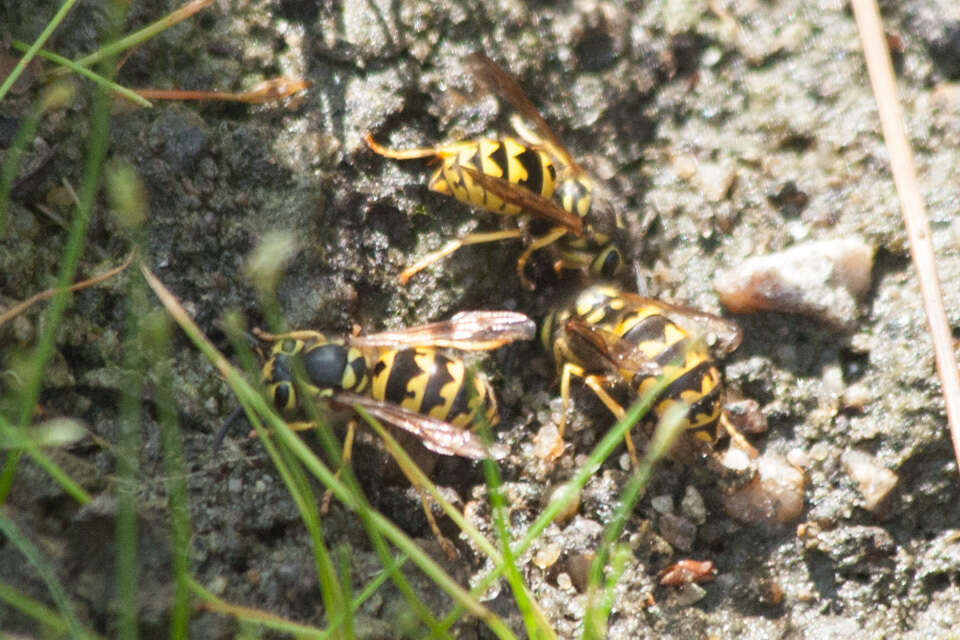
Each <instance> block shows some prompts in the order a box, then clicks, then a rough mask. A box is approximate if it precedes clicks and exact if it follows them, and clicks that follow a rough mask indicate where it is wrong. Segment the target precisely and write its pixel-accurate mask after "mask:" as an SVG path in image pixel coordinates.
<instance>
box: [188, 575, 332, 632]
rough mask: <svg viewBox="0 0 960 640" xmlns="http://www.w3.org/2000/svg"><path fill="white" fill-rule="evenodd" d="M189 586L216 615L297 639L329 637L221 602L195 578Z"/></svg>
mask: <svg viewBox="0 0 960 640" xmlns="http://www.w3.org/2000/svg"><path fill="white" fill-rule="evenodd" d="M189 586H190V591H191V592H193V594H194V595H195V596H197V598H199V599H200V601H201V602H203V603H204V605H203V608H205V609H207V610H208V611H215V612H216V613H222V614H224V615H229V616H233V617H234V618H237V619H238V620H245V621H248V622H253V623H256V624H259V625H263V626H264V627H266V628H268V629H275V630H277V631H283V632H285V633H289V634H291V635H294V636H296V637H297V638H315V639H316V640H323V638H327V637H329V636H328V635H327V634H326V633H324V632H323V631H321V630H319V629H316V628H314V627H311V626H308V625H305V624H300V623H297V622H292V621H290V620H287V619H285V618H281V617H280V616H278V615H275V614H272V613H268V612H266V611H261V610H260V609H254V608H252V607H242V606H239V605H235V604H230V603H229V602H226V601H225V600H221V599H220V598H218V597H217V596H215V595H213V594H212V593H210V592H209V591H207V590H206V589H204V588H203V586H201V585H200V584H199V583H198V582H197V581H196V580H194V579H193V578H190V580H189Z"/></svg>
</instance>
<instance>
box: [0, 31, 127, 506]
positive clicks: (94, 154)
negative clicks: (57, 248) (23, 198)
mask: <svg viewBox="0 0 960 640" xmlns="http://www.w3.org/2000/svg"><path fill="white" fill-rule="evenodd" d="M58 15H59V14H58ZM109 126H110V97H109V96H108V95H107V93H106V91H103V90H102V89H98V90H96V91H95V92H94V106H93V115H92V121H91V126H90V136H89V140H90V147H89V149H88V151H87V159H86V163H85V166H84V172H83V181H82V183H81V185H80V195H79V201H78V203H77V207H76V212H75V214H74V217H73V222H72V223H71V225H70V232H69V235H68V239H67V244H66V247H65V248H64V252H63V260H62V261H61V263H60V273H59V274H58V276H57V293H56V294H55V295H54V296H53V299H52V300H51V302H50V306H49V307H48V308H47V314H46V318H45V321H44V323H43V324H42V326H43V327H44V331H43V332H42V333H41V334H40V337H39V338H38V340H37V345H36V347H35V348H34V353H33V356H32V358H31V365H32V369H31V370H30V371H28V373H27V376H26V380H25V384H24V392H23V395H22V397H21V404H20V416H19V419H18V422H17V426H18V427H19V428H21V429H22V428H25V427H26V426H27V425H28V424H30V420H31V418H32V417H33V409H34V406H35V405H36V402H37V398H38V397H39V396H40V387H41V385H42V382H43V372H44V370H45V369H46V366H47V361H48V360H49V359H50V356H51V354H52V353H53V345H54V341H55V339H56V336H57V333H58V331H59V329H60V324H61V322H62V320H63V315H64V313H65V312H66V309H67V306H68V304H69V299H70V298H69V293H68V292H67V290H66V287H67V286H69V285H70V283H71V282H73V280H74V276H75V275H76V271H77V265H78V264H79V261H80V255H81V253H82V251H83V245H84V240H85V238H86V235H87V227H88V226H89V224H90V216H91V214H92V212H93V206H94V204H95V202H96V196H97V191H98V190H99V185H100V175H101V172H102V170H103V161H104V158H105V157H106V153H107V142H108V135H107V134H108V131H109ZM20 455H21V453H20V452H19V451H13V452H11V453H10V455H9V456H7V459H6V462H5V464H4V467H3V472H2V473H0V504H2V503H3V502H5V501H6V499H7V495H8V494H9V493H10V487H11V486H12V484H13V480H14V477H15V476H16V471H17V465H18V464H19V460H20Z"/></svg>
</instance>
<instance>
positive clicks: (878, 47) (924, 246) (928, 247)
mask: <svg viewBox="0 0 960 640" xmlns="http://www.w3.org/2000/svg"><path fill="white" fill-rule="evenodd" d="M851 4H852V5H853V14H854V16H855V18H856V20H857V27H858V28H859V30H860V39H861V41H862V42H863V56H864V58H865V59H866V62H867V72H868V73H869V75H870V83H871V85H873V95H874V97H875V98H876V100H877V110H878V112H879V114H880V126H881V127H882V128H883V138H884V141H885V142H886V144H887V149H888V151H889V153H890V169H891V171H892V172H893V181H894V184H896V186H897V194H899V196H900V206H901V210H902V213H903V221H904V224H905V225H906V228H907V237H908V238H909V239H910V253H911V255H912V256H913V264H914V265H915V266H916V268H917V277H918V280H919V281H920V293H921V296H922V297H923V308H924V310H925V311H926V314H927V324H928V325H929V326H930V334H931V336H932V338H933V351H934V355H935V356H936V361H937V373H938V374H939V375H940V384H941V386H942V388H943V397H944V401H945V403H946V408H947V422H948V423H949V424H950V434H951V436H952V438H953V451H954V456H955V457H956V459H957V470H958V472H960V371H958V370H957V360H956V357H955V355H954V353H953V340H952V339H951V335H950V326H949V325H948V324H947V315H946V312H945V311H944V308H943V296H942V294H941V290H940V280H939V279H938V277H937V267H936V262H935V260H934V256H933V244H932V243H931V242H930V225H929V223H928V222H927V215H926V212H925V210H924V205H923V198H922V197H921V195H920V186H919V183H918V181H917V170H916V167H915V166H914V163H913V153H912V151H911V150H910V143H909V142H908V141H907V134H906V130H905V129H904V126H903V115H902V113H901V111H900V104H899V102H898V101H897V90H896V85H895V84H894V75H893V65H892V64H891V62H890V52H889V51H888V50H887V42H886V38H885V37H884V31H883V24H882V23H881V21H880V11H879V9H878V8H877V2H876V0H851Z"/></svg>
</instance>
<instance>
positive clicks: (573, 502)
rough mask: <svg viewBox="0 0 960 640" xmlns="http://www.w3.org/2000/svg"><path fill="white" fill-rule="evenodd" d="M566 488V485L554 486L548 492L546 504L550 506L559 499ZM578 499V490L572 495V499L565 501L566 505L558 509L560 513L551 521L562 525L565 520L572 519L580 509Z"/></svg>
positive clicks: (579, 495)
mask: <svg viewBox="0 0 960 640" xmlns="http://www.w3.org/2000/svg"><path fill="white" fill-rule="evenodd" d="M566 488H567V485H566V484H558V485H556V486H555V487H554V488H553V489H552V490H551V491H550V494H549V497H548V498H547V501H546V504H550V503H551V502H553V501H554V500H557V499H559V498H560V497H561V496H562V495H563V493H564V491H565V490H566ZM580 497H581V494H580V491H579V490H578V491H576V492H575V493H574V494H573V497H571V498H570V499H569V500H568V501H567V503H566V504H564V505H563V507H562V508H561V509H560V512H559V513H557V517H556V518H554V519H553V521H554V522H556V523H558V524H562V523H564V522H566V521H567V520H569V519H570V518H572V517H573V516H575V515H577V511H578V510H579V509H580Z"/></svg>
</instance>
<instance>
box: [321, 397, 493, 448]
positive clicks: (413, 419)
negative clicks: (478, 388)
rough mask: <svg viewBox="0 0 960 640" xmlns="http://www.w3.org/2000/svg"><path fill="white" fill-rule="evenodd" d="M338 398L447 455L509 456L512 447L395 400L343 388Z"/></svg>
mask: <svg viewBox="0 0 960 640" xmlns="http://www.w3.org/2000/svg"><path fill="white" fill-rule="evenodd" d="M333 400H334V402H336V403H338V404H342V405H345V406H348V407H361V408H363V409H364V410H366V411H367V413H369V414H370V415H372V416H373V417H374V418H376V419H378V420H380V421H382V422H386V423H388V424H391V425H393V426H395V427H397V428H399V429H403V430H404V431H406V432H408V433H411V434H413V435H414V436H416V437H417V438H418V439H419V440H420V441H421V442H422V443H423V445H424V446H425V447H426V448H427V449H430V450H431V451H435V452H437V453H440V454H443V455H446V456H461V457H463V458H470V459H472V460H483V459H486V458H493V459H494V460H499V459H501V458H504V457H506V455H507V453H508V450H507V448H506V447H505V446H503V445H500V444H490V445H488V444H487V443H485V442H484V441H483V440H482V439H481V438H480V436H478V435H477V434H475V433H473V432H472V431H468V430H466V429H460V428H459V427H455V426H454V425H452V424H450V423H449V422H444V421H443V420H437V419H436V418H431V417H430V416H425V415H423V414H420V413H414V412H413V411H408V410H407V409H404V408H403V407H400V406H397V405H395V404H390V403H386V402H381V401H379V400H374V399H373V398H368V397H367V396H361V395H357V394H354V393H348V392H345V391H344V392H340V393H337V394H336V395H335V396H334V397H333Z"/></svg>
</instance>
